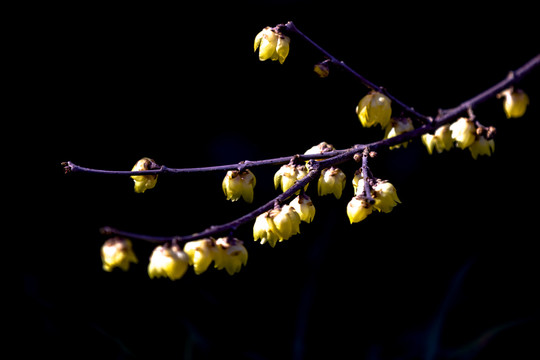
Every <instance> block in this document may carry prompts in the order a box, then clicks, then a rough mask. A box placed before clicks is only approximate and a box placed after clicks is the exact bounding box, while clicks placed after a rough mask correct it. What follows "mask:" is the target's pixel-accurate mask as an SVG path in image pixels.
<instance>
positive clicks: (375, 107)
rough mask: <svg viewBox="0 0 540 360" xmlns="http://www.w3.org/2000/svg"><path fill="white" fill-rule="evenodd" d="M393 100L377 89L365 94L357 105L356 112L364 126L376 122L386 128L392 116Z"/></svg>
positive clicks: (369, 125)
mask: <svg viewBox="0 0 540 360" xmlns="http://www.w3.org/2000/svg"><path fill="white" fill-rule="evenodd" d="M391 104H392V101H391V100H390V99H389V98H388V97H387V96H385V95H383V94H381V93H380V92H377V91H372V92H370V93H369V94H367V95H366V96H364V97H363V98H362V99H361V100H360V102H359V103H358V106H357V107H356V114H357V115H358V118H359V119H360V122H361V123H362V126H364V127H371V126H373V125H375V124H379V125H381V127H382V128H383V129H385V128H386V126H387V125H388V123H389V122H390V117H391V116H392V106H391Z"/></svg>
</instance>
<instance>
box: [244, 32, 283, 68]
mask: <svg viewBox="0 0 540 360" xmlns="http://www.w3.org/2000/svg"><path fill="white" fill-rule="evenodd" d="M290 42H291V39H290V38H289V37H288V36H285V35H283V34H282V33H280V32H278V31H277V30H276V29H275V28H271V27H269V26H267V27H265V28H264V29H263V30H262V31H261V32H259V33H258V34H257V36H256V37H255V42H254V44H253V48H254V50H253V51H257V49H259V60H261V61H265V60H268V59H271V60H273V61H276V60H279V62H280V64H283V62H284V61H285V59H286V58H287V55H289V44H290Z"/></svg>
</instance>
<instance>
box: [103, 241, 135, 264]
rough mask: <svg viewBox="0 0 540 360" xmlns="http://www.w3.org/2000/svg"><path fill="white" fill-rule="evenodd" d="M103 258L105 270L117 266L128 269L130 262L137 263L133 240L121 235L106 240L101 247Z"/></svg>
mask: <svg viewBox="0 0 540 360" xmlns="http://www.w3.org/2000/svg"><path fill="white" fill-rule="evenodd" d="M101 260H102V262H103V270H105V271H109V272H110V271H112V270H113V269H114V268H115V267H119V268H120V269H122V270H124V271H127V270H128V269H129V264H130V263H135V264H136V263H137V262H138V261H137V257H136V256H135V253H134V252H133V248H132V245H131V241H130V240H129V239H124V238H120V237H114V238H112V239H109V240H107V241H105V243H104V244H103V246H102V247H101Z"/></svg>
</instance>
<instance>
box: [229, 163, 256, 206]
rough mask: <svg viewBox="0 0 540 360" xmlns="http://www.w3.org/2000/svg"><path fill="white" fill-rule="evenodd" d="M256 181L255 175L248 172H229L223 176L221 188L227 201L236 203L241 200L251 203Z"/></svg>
mask: <svg viewBox="0 0 540 360" xmlns="http://www.w3.org/2000/svg"><path fill="white" fill-rule="evenodd" d="M256 183H257V180H256V179H255V175H253V173H252V172H251V171H250V170H249V169H245V170H242V171H238V170H230V171H228V172H227V174H226V175H225V178H224V179H223V182H222V183H221V187H222V188H223V193H224V194H225V196H227V200H231V201H237V200H238V199H240V198H243V199H244V201H245V202H247V203H251V202H253V188H254V187H255V184H256Z"/></svg>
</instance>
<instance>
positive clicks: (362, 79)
mask: <svg viewBox="0 0 540 360" xmlns="http://www.w3.org/2000/svg"><path fill="white" fill-rule="evenodd" d="M278 27H280V26H279V25H278ZM282 27H283V28H285V29H287V30H288V31H289V32H292V33H295V34H297V35H299V36H301V37H302V38H303V39H304V40H306V41H307V42H308V43H309V44H311V45H312V46H313V47H314V48H315V49H317V50H319V51H320V52H321V53H323V55H324V56H326V57H327V58H328V59H330V62H331V63H332V64H334V65H337V66H340V67H341V68H343V69H345V70H346V71H348V72H349V73H351V74H352V75H353V76H354V77H355V78H357V79H358V80H360V82H361V83H362V84H364V85H365V86H366V87H368V88H370V89H371V90H375V91H378V92H380V93H382V94H384V95H386V97H388V98H389V99H390V100H392V102H393V103H395V104H397V105H399V106H400V107H401V108H402V109H403V110H404V111H405V112H406V113H408V114H410V115H412V116H413V117H415V118H416V119H417V120H419V121H420V122H422V123H423V124H429V123H431V122H432V121H433V119H432V118H431V117H429V116H425V115H423V114H421V113H419V112H418V111H416V110H414V109H413V108H412V107H410V106H408V105H406V104H405V103H404V102H402V101H401V100H399V99H398V98H396V97H395V96H394V95H392V94H390V93H389V92H388V90H386V89H385V88H383V87H382V86H378V85H376V84H374V83H373V82H371V81H369V80H368V79H366V78H365V77H363V76H362V75H360V74H359V73H357V72H356V71H354V70H353V69H352V68H351V67H350V66H348V65H347V64H345V62H343V61H341V60H339V59H337V58H336V57H335V56H333V55H332V54H330V53H329V52H328V51H326V50H325V49H323V48H322V47H321V46H320V45H319V44H317V43H316V42H315V41H313V40H311V39H310V38H309V37H307V36H306V35H305V34H304V33H303V32H301V31H300V30H298V28H297V27H296V26H295V25H294V24H293V22H292V21H289V22H288V23H287V24H285V25H282Z"/></svg>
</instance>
